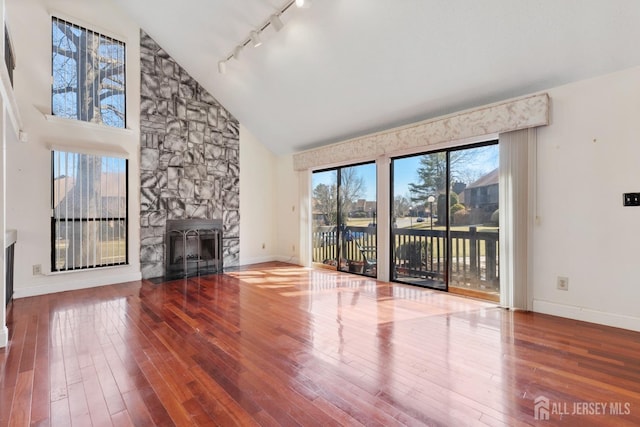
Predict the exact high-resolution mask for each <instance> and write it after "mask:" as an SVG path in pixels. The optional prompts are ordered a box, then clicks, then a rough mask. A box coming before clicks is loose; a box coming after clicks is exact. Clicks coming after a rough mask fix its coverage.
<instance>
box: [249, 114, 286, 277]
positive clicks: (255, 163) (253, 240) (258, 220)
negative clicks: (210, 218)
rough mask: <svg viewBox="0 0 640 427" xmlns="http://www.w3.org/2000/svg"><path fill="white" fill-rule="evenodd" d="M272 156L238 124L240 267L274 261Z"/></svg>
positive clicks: (275, 205)
mask: <svg viewBox="0 0 640 427" xmlns="http://www.w3.org/2000/svg"><path fill="white" fill-rule="evenodd" d="M276 164H277V161H276V157H275V155H274V154H273V153H271V152H270V151H269V150H268V149H267V148H266V147H265V146H264V145H263V144H262V143H260V141H259V140H258V139H257V138H256V137H255V136H254V135H253V134H252V133H251V132H250V131H249V130H248V129H247V128H246V127H244V126H242V125H240V210H241V211H242V215H241V217H240V230H241V234H240V265H248V264H256V263H260V262H267V261H273V260H275V259H276V258H277V254H278V252H277V251H278V247H277V239H278V233H277V230H276V226H275V224H276V213H275V212H276V207H277V196H278V190H277V189H278V187H276Z"/></svg>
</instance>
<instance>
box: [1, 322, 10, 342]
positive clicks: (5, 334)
mask: <svg viewBox="0 0 640 427" xmlns="http://www.w3.org/2000/svg"><path fill="white" fill-rule="evenodd" d="M7 344H9V328H7V327H6V326H4V325H3V326H2V327H1V328H0V348H4V347H6V346H7Z"/></svg>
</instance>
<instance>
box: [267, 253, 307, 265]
mask: <svg viewBox="0 0 640 427" xmlns="http://www.w3.org/2000/svg"><path fill="white" fill-rule="evenodd" d="M274 261H280V262H286V263H289V264H295V265H300V266H303V265H302V264H301V263H300V258H298V257H297V256H286V255H277V256H276V257H275V260H274ZM303 267H306V266H303Z"/></svg>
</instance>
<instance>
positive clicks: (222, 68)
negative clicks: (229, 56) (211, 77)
mask: <svg viewBox="0 0 640 427" xmlns="http://www.w3.org/2000/svg"><path fill="white" fill-rule="evenodd" d="M218 72H219V73H220V74H225V73H226V72H227V61H218Z"/></svg>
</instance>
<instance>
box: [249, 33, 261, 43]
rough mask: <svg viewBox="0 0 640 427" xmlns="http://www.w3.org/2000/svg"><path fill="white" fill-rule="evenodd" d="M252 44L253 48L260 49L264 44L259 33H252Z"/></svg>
mask: <svg viewBox="0 0 640 427" xmlns="http://www.w3.org/2000/svg"><path fill="white" fill-rule="evenodd" d="M250 37H251V43H252V44H253V47H258V46H260V45H261V44H262V42H261V41H260V36H259V35H258V32H257V31H251V36H250Z"/></svg>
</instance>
